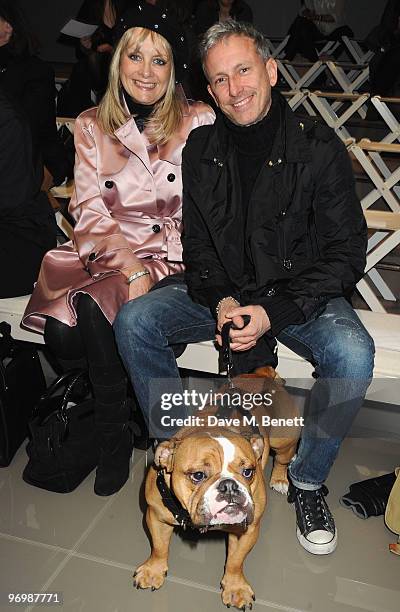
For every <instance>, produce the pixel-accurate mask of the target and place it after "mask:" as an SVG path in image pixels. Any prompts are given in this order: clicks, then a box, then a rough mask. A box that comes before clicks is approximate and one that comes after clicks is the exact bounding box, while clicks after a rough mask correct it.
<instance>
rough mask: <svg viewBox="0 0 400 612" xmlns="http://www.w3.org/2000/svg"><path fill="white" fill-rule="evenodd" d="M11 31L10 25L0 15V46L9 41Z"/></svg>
mask: <svg viewBox="0 0 400 612" xmlns="http://www.w3.org/2000/svg"><path fill="white" fill-rule="evenodd" d="M12 33H13V29H12V26H11V25H10V24H9V23H8V21H6V20H5V19H3V17H0V47H3V46H4V45H6V44H7V43H8V42H10V38H11V35H12Z"/></svg>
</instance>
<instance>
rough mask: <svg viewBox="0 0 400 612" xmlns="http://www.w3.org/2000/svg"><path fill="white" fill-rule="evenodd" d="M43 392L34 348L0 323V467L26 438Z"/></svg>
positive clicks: (8, 462)
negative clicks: (16, 337)
mask: <svg viewBox="0 0 400 612" xmlns="http://www.w3.org/2000/svg"><path fill="white" fill-rule="evenodd" d="M45 388H46V383H45V379H44V376H43V371H42V366H41V363H40V359H39V355H38V352H37V350H36V348H35V347H34V346H33V345H32V344H29V343H26V342H20V341H18V340H14V339H13V338H12V336H11V326H10V325H9V324H8V323H6V322H5V321H3V322H2V323H0V466H1V467H7V466H8V465H9V464H10V462H11V460H12V458H13V457H14V455H15V453H16V451H17V450H18V448H19V447H20V445H21V444H22V442H23V441H24V440H25V438H26V437H27V435H28V421H29V419H30V418H31V416H32V411H33V408H34V406H35V404H36V403H37V401H38V399H39V397H40V395H41V394H42V393H43V391H44V389H45Z"/></svg>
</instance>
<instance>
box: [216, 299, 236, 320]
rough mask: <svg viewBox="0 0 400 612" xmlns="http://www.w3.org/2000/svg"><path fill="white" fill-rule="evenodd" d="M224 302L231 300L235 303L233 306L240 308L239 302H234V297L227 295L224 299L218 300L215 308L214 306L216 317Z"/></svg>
mask: <svg viewBox="0 0 400 612" xmlns="http://www.w3.org/2000/svg"><path fill="white" fill-rule="evenodd" d="M226 300H232V301H233V302H235V304H236V305H237V306H240V304H239V302H238V301H237V300H235V298H234V297H232V296H231V295H228V296H226V297H224V298H222V300H220V301H219V302H218V304H217V306H216V308H215V312H216V315H217V317H219V311H220V310H221V307H222V304H223V303H224V302H225V301H226Z"/></svg>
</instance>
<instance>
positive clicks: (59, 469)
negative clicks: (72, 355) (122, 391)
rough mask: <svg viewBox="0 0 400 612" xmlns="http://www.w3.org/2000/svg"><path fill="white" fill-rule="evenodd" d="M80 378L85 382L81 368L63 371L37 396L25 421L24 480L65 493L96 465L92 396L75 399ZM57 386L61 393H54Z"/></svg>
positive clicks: (85, 376)
mask: <svg viewBox="0 0 400 612" xmlns="http://www.w3.org/2000/svg"><path fill="white" fill-rule="evenodd" d="M82 379H83V380H84V381H86V382H87V384H89V383H88V375H87V372H86V371H84V370H72V371H70V372H67V373H65V374H63V375H62V376H60V377H59V378H58V379H57V380H56V381H55V382H54V383H53V384H52V385H51V386H50V387H49V389H47V391H46V392H45V393H44V395H43V396H42V397H41V398H40V400H39V402H38V404H37V406H36V409H35V411H34V417H33V418H32V420H31V421H30V423H29V430H30V441H29V442H28V445H27V447H26V452H27V454H28V457H29V461H28V464H27V466H26V467H25V469H24V472H23V475H22V477H23V479H24V480H25V482H27V483H28V484H31V485H33V486H35V487H39V488H41V489H47V490H48V491H55V492H57V493H68V492H70V491H73V490H74V489H75V488H76V487H77V486H78V485H79V484H80V483H81V482H82V481H83V480H84V479H85V478H86V476H88V474H89V473H90V472H91V471H92V470H93V469H94V468H95V467H96V465H97V463H98V457H99V444H98V439H97V435H96V428H95V419H94V399H86V400H83V401H79V399H78V397H77V396H76V388H77V387H78V386H79V385H81V386H82ZM60 389H61V390H62V393H61V394H59V393H58V394H56V392H57V391H59V390H60ZM81 394H82V393H81ZM71 399H74V400H75V399H76V400H78V403H76V404H75V403H73V402H71Z"/></svg>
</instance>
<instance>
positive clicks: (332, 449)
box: [114, 285, 374, 489]
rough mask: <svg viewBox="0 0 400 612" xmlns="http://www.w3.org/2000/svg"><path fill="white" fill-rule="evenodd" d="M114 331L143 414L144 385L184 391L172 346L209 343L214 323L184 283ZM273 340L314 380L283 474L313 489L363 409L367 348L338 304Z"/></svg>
mask: <svg viewBox="0 0 400 612" xmlns="http://www.w3.org/2000/svg"><path fill="white" fill-rule="evenodd" d="M114 330H115V335H116V339H117V344H118V348H119V351H120V354H121V357H122V360H123V362H124V364H125V367H126V369H127V371H128V374H129V376H130V378H131V381H132V384H133V386H134V389H135V392H136V396H137V399H138V402H139V404H140V406H141V408H142V411H143V413H144V414H146V413H148V412H149V410H150V408H151V403H152V400H151V399H150V391H151V389H150V386H151V383H150V381H152V380H153V381H154V380H157V379H165V380H168V381H169V382H168V391H169V392H172V393H173V392H176V393H182V391H183V389H182V384H181V381H180V377H179V371H178V368H177V365H176V359H175V355H174V352H173V346H174V345H178V344H183V343H192V342H199V341H201V340H211V339H213V338H214V337H215V321H214V319H213V317H212V316H211V313H210V311H209V309H208V308H205V307H204V306H201V305H199V304H196V303H194V302H193V301H192V300H191V299H190V297H189V296H188V294H187V290H186V287H185V285H170V286H167V287H163V288H160V289H156V290H154V291H151V292H150V293H148V294H146V295H144V296H142V297H140V298H137V299H135V300H133V301H131V302H128V303H127V304H125V305H124V306H123V307H122V308H121V310H120V312H119V314H118V316H117V318H116V320H115V323H114ZM278 340H279V341H280V342H281V343H282V344H285V345H286V346H287V347H289V348H290V349H292V350H293V351H294V352H296V353H297V354H299V355H301V356H302V357H304V358H306V359H307V360H309V361H311V363H312V364H313V365H314V367H315V375H316V377H317V380H316V382H315V384H314V386H313V388H312V390H311V392H310V397H309V402H308V405H307V408H306V413H305V425H304V428H303V430H302V436H301V441H300V444H299V448H298V452H297V455H296V457H295V459H294V460H293V461H292V463H291V464H290V467H289V471H290V476H291V479H292V481H293V483H294V484H295V485H297V486H300V487H301V488H303V489H318V488H319V487H320V486H321V484H322V483H323V482H324V481H325V479H326V478H327V476H328V474H329V470H330V468H331V466H332V464H333V462H334V460H335V458H336V455H337V453H338V450H339V447H340V444H341V442H342V440H343V438H344V436H345V435H346V433H347V431H348V430H349V428H350V426H351V424H352V422H353V420H354V418H355V416H356V415H357V412H358V410H359V409H360V407H361V405H362V403H363V400H364V397H365V393H366V391H367V389H368V386H369V384H370V382H371V379H372V372H373V365H374V343H373V340H372V338H371V337H370V335H369V334H368V332H367V331H366V329H365V328H364V327H363V325H362V323H361V322H360V320H359V318H358V316H357V314H356V313H355V311H354V310H353V308H352V307H351V306H350V305H349V304H348V302H347V301H346V300H345V299H344V298H335V299H332V300H331V301H330V302H328V304H327V306H326V308H325V310H324V311H323V313H322V314H320V315H319V316H315V317H314V318H312V319H310V320H309V321H307V322H306V323H303V324H301V325H290V326H288V327H286V328H285V329H284V330H283V331H282V332H281V333H280V334H279V336H278ZM278 369H279V366H278Z"/></svg>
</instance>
